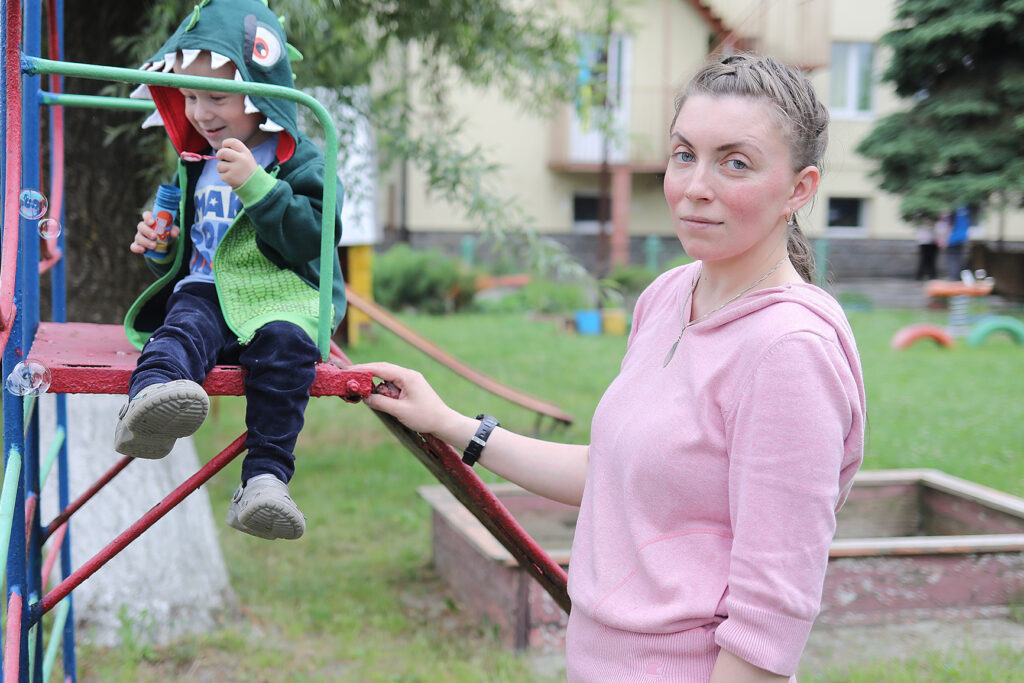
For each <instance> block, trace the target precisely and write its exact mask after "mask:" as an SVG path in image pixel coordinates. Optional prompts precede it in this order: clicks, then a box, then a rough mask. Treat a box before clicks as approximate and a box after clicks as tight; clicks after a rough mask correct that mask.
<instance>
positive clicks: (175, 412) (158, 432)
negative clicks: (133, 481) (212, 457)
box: [114, 383, 210, 460]
mask: <svg viewBox="0 0 1024 683" xmlns="http://www.w3.org/2000/svg"><path fill="white" fill-rule="evenodd" d="M209 410H210V399H209V397H208V396H207V395H206V392H205V391H203V390H202V388H201V387H198V386H197V385H193V384H191V383H189V384H185V383H182V384H178V385H174V383H172V384H171V385H169V386H168V387H166V388H164V389H162V390H158V391H155V392H153V393H152V394H150V395H148V396H146V397H145V400H144V401H143V402H142V403H137V404H136V405H133V406H130V407H129V409H128V412H126V413H125V416H124V418H122V419H121V421H120V422H118V425H117V430H116V433H115V435H114V450H116V451H117V452H118V453H121V454H123V455H129V456H131V457H133V458H145V459H147V460H158V459H160V458H162V457H164V456H165V455H167V454H168V453H170V452H171V449H172V448H174V442H175V441H177V440H178V439H180V438H182V437H185V436H191V435H192V434H195V432H196V430H197V429H199V428H200V427H201V426H202V424H203V422H205V421H206V415H207V413H208V412H209Z"/></svg>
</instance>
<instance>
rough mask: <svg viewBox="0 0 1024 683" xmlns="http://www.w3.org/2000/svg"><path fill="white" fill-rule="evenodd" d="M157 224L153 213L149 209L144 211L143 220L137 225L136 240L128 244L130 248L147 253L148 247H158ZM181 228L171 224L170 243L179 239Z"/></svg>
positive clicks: (140, 252) (139, 252) (134, 251)
mask: <svg viewBox="0 0 1024 683" xmlns="http://www.w3.org/2000/svg"><path fill="white" fill-rule="evenodd" d="M155 225H156V220H155V219H154V218H153V214H152V213H151V212H149V211H144V212H143V213H142V220H141V221H139V224H138V225H137V226H136V227H135V240H134V241H133V242H132V243H131V244H130V245H128V248H129V249H130V250H131V251H132V252H133V253H136V254H145V253H146V250H147V249H156V230H154V229H153V227H154V226H155ZM179 233H181V230H180V229H179V228H178V226H177V225H172V226H171V232H170V239H169V240H168V244H170V243H171V242H173V241H174V240H175V239H177V237H178V234H179Z"/></svg>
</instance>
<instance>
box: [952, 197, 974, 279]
mask: <svg viewBox="0 0 1024 683" xmlns="http://www.w3.org/2000/svg"><path fill="white" fill-rule="evenodd" d="M970 230H971V210H970V209H969V208H967V207H966V206H959V207H957V209H956V211H954V212H953V221H952V228H951V229H950V232H949V239H947V240H946V275H947V277H948V278H949V279H950V280H953V281H956V282H959V281H960V271H962V270H963V269H964V268H966V267H967V262H966V261H965V260H964V245H966V244H967V237H968V234H969V233H970Z"/></svg>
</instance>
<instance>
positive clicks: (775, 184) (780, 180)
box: [665, 95, 818, 261]
mask: <svg viewBox="0 0 1024 683" xmlns="http://www.w3.org/2000/svg"><path fill="white" fill-rule="evenodd" d="M670 145H671V155H670V157H669V160H668V167H667V168H666V171H665V199H666V200H667V201H668V206H669V210H670V211H671V212H672V220H673V223H674V225H675V230H676V235H677V236H678V237H679V241H680V242H681V243H682V245H683V248H684V249H685V250H686V253H687V254H689V255H690V256H692V257H694V258H696V259H700V260H703V261H730V260H733V259H739V258H741V257H743V256H744V255H748V254H749V255H756V254H757V253H761V252H762V250H766V251H767V252H770V251H771V250H773V249H775V248H776V247H777V246H778V242H777V241H781V242H782V243H784V242H785V239H786V217H787V216H788V214H789V213H790V212H791V211H794V210H795V209H798V208H800V206H803V204H804V203H805V202H806V201H807V200H808V199H809V198H810V196H811V195H812V194H813V192H814V189H816V188H817V179H818V171H817V169H816V168H814V167H813V166H809V167H808V168H806V169H803V170H802V171H799V172H794V171H793V168H792V163H793V162H792V159H791V154H790V150H789V144H788V141H787V139H786V137H785V136H784V134H783V131H782V128H781V126H780V123H779V116H778V114H777V112H776V111H775V110H774V109H773V108H772V107H771V105H769V104H768V102H767V101H765V100H761V99H756V98H750V97H740V96H733V95H729V96H711V95H694V96H691V97H689V98H688V99H687V100H686V101H685V102H684V103H683V106H682V108H681V109H680V111H679V116H677V117H676V122H675V125H674V126H673V128H672V134H671V139H670ZM808 174H809V175H810V176H812V177H810V178H809V177H808ZM808 184H810V186H808Z"/></svg>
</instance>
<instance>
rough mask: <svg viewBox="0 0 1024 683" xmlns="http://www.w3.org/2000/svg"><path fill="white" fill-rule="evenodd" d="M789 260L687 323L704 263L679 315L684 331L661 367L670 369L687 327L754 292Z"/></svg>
mask: <svg viewBox="0 0 1024 683" xmlns="http://www.w3.org/2000/svg"><path fill="white" fill-rule="evenodd" d="M787 259H789V254H786V255H785V256H783V257H782V258H781V259H780V260H779V262H778V263H776V264H775V265H774V266H772V267H771V269H770V270H769V271H768V272H767V273H765V274H764V275H762V276H761V277H759V278H757V279H756V280H754V281H753V282H752V283H750V285H748V286H747V288H746V289H744V290H743V291H742V292H740V293H739V294H737V295H736V296H734V297H732V298H731V299H729V300H728V301H726V302H725V303H724V304H722V305H721V306H719V307H718V308H716V309H714V310H711V311H708V312H707V313H705V314H704V315H702V316H700V317H699V318H697V319H695V320H691V321H690V322H686V304H688V303H690V299H691V298H692V297H693V291H694V290H695V289H697V283H698V282H700V276H701V275H702V274H703V273H704V264H703V263H702V264H701V265H700V270H699V271H697V277H695V278H693V284H692V285H690V291H689V293H688V294H687V295H686V299H685V300H684V301H683V310H682V311H680V313H679V317H680V319H682V321H683V326H682V329H680V330H679V336H678V337H676V340H675V342H673V343H672V348H670V349H669V350H668V355H667V356H665V362H664V363H662V364H661V367H663V368H665V367H668V364H669V363H670V362H671V361H672V356H674V355H675V354H676V348H677V347H678V346H679V342H680V341H681V340H682V338H683V332H686V328H687V327H690V326H691V325H696V324H697V323H699V322H700V321H702V320H705V319H707V318H708V317H710V316H711V315H713V314H715V313H718V312H719V311H720V310H722V309H723V308H725V307H726V306H728V305H729V304H731V303H732V302H733V301H736V300H737V299H739V298H740V297H741V296H743V295H744V294H746V293H747V292H749V291H750V290H752V289H753V288H754V287H757V286H758V285H759V284H761V283H762V282H764V281H765V280H767V279H768V277H769V276H770V275H771V274H772V273H774V272H775V271H776V270H777V269H778V267H779V266H781V265H782V264H783V263H784V262H785V261H786V260H787Z"/></svg>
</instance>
